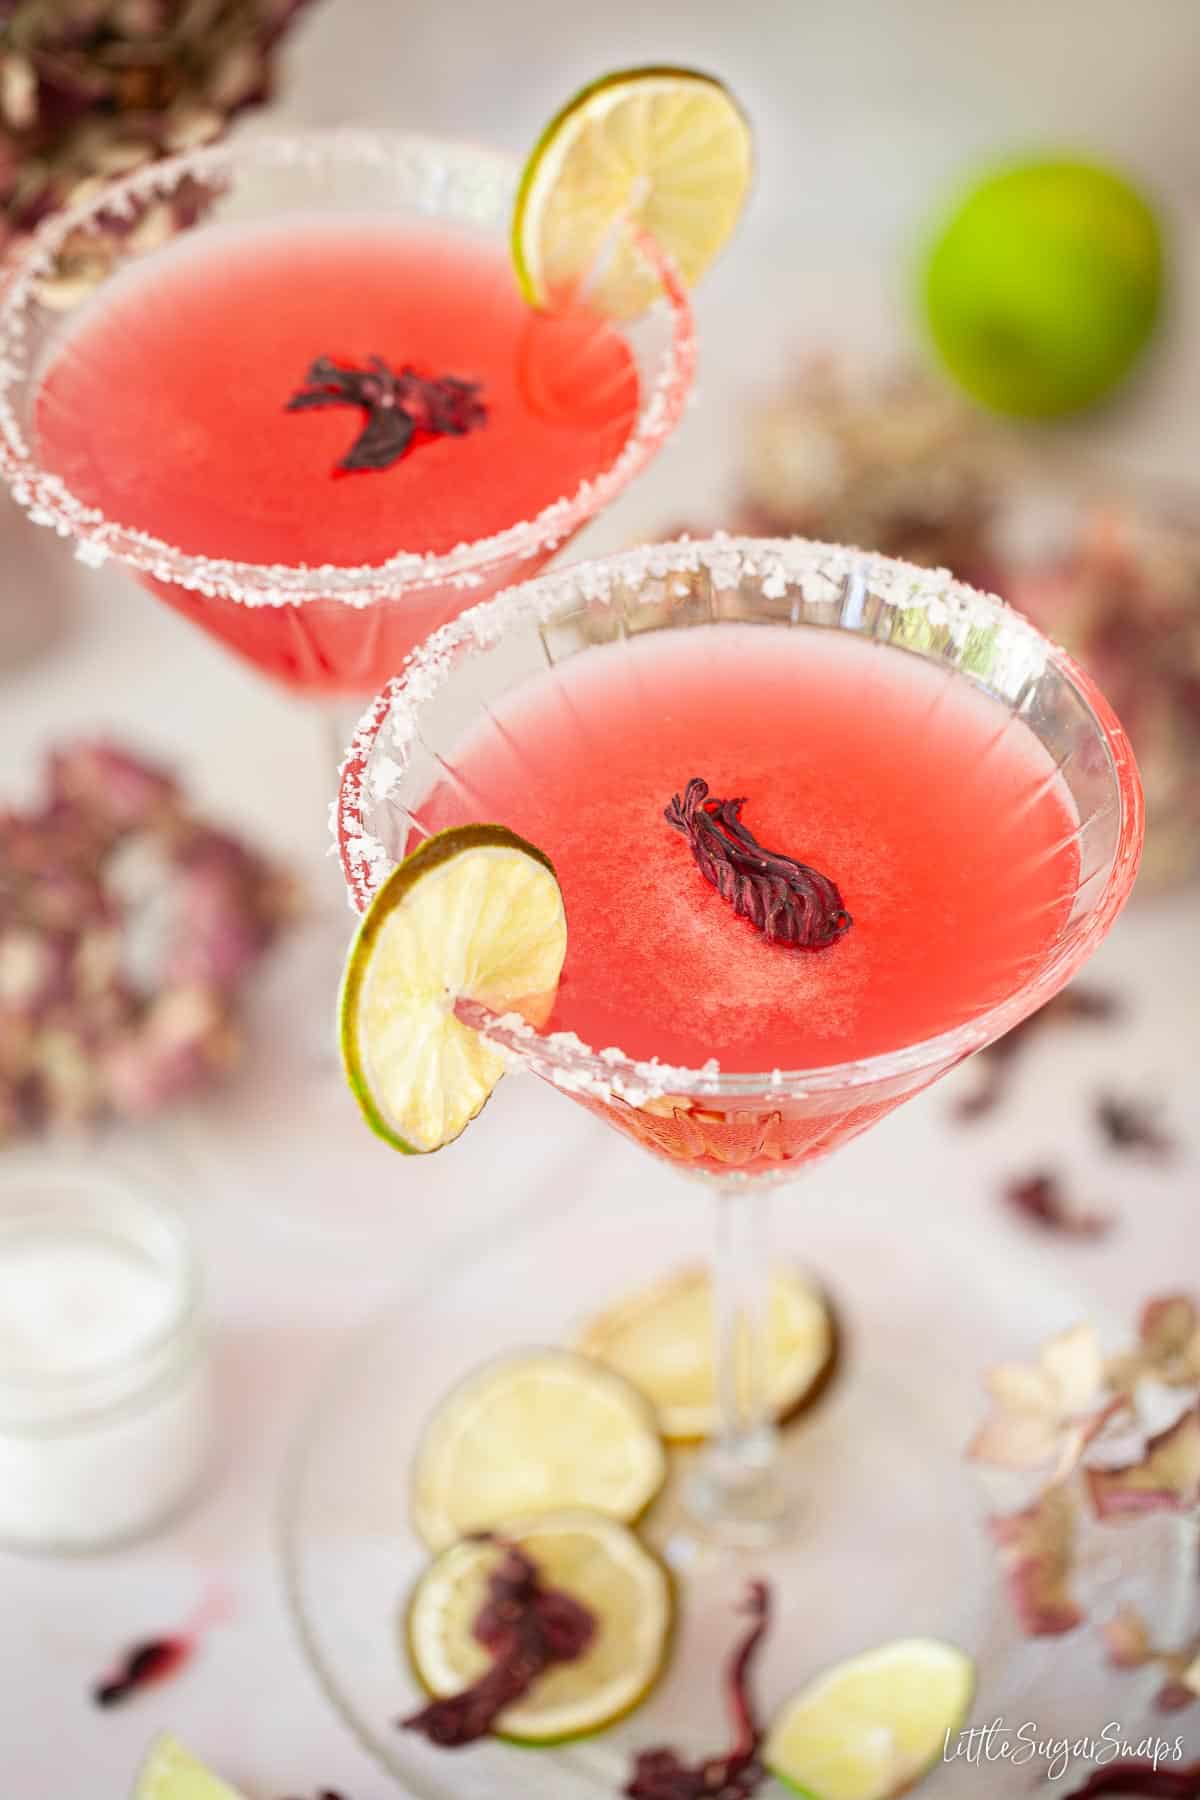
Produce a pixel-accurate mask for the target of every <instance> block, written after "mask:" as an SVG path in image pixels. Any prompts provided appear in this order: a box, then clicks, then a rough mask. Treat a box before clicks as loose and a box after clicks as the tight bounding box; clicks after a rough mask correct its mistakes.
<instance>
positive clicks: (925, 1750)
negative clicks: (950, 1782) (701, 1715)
mask: <svg viewBox="0 0 1200 1800" xmlns="http://www.w3.org/2000/svg"><path fill="white" fill-rule="evenodd" d="M974 1685H975V1671H974V1665H973V1664H972V1662H971V1659H970V1657H969V1656H966V1655H965V1654H964V1653H963V1651H961V1650H958V1649H956V1648H955V1646H954V1645H953V1644H943V1643H939V1642H938V1641H937V1640H936V1639H934V1638H904V1639H901V1640H899V1641H898V1642H896V1643H893V1644H886V1645H884V1646H882V1647H881V1648H880V1649H878V1650H868V1651H867V1652H866V1654H865V1655H863V1656H856V1657H854V1658H853V1659H852V1660H851V1661H850V1662H844V1663H839V1664H838V1666H837V1667H836V1668H834V1669H830V1670H829V1671H828V1672H827V1673H826V1674H824V1675H821V1676H818V1678H817V1680H816V1681H814V1682H813V1683H812V1685H811V1686H810V1687H807V1688H806V1689H805V1690H804V1692H803V1693H802V1694H800V1695H798V1696H797V1698H796V1699H795V1700H793V1701H792V1702H791V1704H790V1706H788V1707H787V1708H786V1709H785V1710H784V1712H783V1714H782V1715H781V1717H780V1718H778V1719H777V1720H776V1722H775V1724H774V1725H773V1726H772V1727H771V1730H770V1732H769V1733H768V1735H767V1740H766V1743H765V1744H764V1746H763V1761H764V1762H765V1764H766V1766H767V1768H768V1769H770V1771H771V1773H772V1775H774V1776H775V1777H776V1778H777V1779H778V1780H779V1781H782V1782H783V1783H784V1784H785V1786H787V1787H790V1788H793V1789H794V1790H795V1791H796V1792H797V1793H798V1794H803V1795H805V1796H806V1797H807V1800H889V1796H891V1795H893V1794H900V1793H902V1792H903V1791H904V1790H905V1789H906V1788H908V1787H911V1786H912V1784H913V1783H914V1782H915V1781H917V1780H918V1779H919V1778H920V1777H921V1776H922V1775H923V1774H925V1772H926V1770H927V1769H929V1768H930V1766H931V1765H932V1764H933V1763H934V1762H936V1761H937V1760H938V1758H939V1757H940V1756H941V1754H942V1751H943V1749H944V1746H945V1742H946V1733H947V1732H950V1733H954V1732H956V1731H957V1730H958V1728H959V1726H960V1725H961V1724H962V1722H963V1720H964V1719H965V1718H966V1715H967V1708H968V1707H969V1706H970V1704H971V1696H972V1693H973V1691H974Z"/></svg>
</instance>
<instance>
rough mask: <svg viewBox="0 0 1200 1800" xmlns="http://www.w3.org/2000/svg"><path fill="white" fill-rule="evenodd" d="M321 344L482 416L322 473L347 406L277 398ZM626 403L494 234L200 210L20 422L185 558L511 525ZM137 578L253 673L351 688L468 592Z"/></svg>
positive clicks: (627, 361) (104, 310) (622, 366)
mask: <svg viewBox="0 0 1200 1800" xmlns="http://www.w3.org/2000/svg"><path fill="white" fill-rule="evenodd" d="M321 355H324V356H328V357H331V358H332V359H333V360H334V361H335V362H338V363H341V364H344V365H347V366H352V367H358V368H361V367H363V366H364V365H365V364H366V361H367V359H368V358H369V357H370V356H372V355H377V356H381V357H383V358H384V359H385V360H386V361H387V362H388V363H389V364H390V365H391V367H392V368H394V369H397V370H399V369H400V368H401V367H402V366H404V365H405V364H411V365H413V366H414V367H415V368H416V369H417V371H418V373H419V374H421V375H424V376H427V377H432V376H437V375H453V376H456V377H458V378H459V379H461V380H470V381H476V382H479V383H480V384H481V390H482V392H481V397H482V399H483V401H484V404H485V405H486V407H487V421H486V424H485V425H484V426H483V427H482V428H480V429H478V430H475V431H472V432H471V433H469V434H468V435H467V436H465V437H457V438H451V437H428V436H423V437H419V438H417V439H414V441H413V443H412V444H411V445H410V447H409V449H408V451H407V452H406V454H405V455H404V456H403V457H402V458H401V460H400V461H399V462H397V463H395V464H394V465H393V466H392V467H391V468H390V469H387V470H382V471H377V470H370V471H356V472H354V473H349V474H348V473H345V472H340V471H338V469H337V466H336V465H337V463H338V461H339V459H340V458H341V457H342V456H344V454H345V453H346V451H347V450H348V449H349V448H350V445H351V444H352V443H353V441H354V439H355V437H356V436H357V434H358V432H359V430H360V429H361V427H362V425H363V424H364V423H365V415H364V414H362V413H361V412H359V411H358V410H356V409H354V408H347V407H336V408H330V409H328V410H320V411H312V412H304V413H299V414H293V413H287V412H285V410H284V407H285V403H286V401H287V400H288V398H289V396H290V395H291V394H292V393H293V392H294V391H295V390H296V389H297V388H299V387H301V386H302V385H303V384H304V378H305V372H306V370H307V369H308V366H309V364H310V363H311V362H312V361H313V359H314V358H315V357H317V356H321ZM638 398H639V396H638V377H637V370H636V366H635V364H634V360H633V356H632V353H631V351H630V349H629V346H628V344H627V343H626V342H625V340H624V339H623V338H622V337H621V336H620V334H619V333H618V332H617V331H616V330H615V329H613V328H612V327H610V326H608V325H605V324H604V323H602V322H601V321H599V320H597V319H596V318H595V317H593V316H592V315H591V314H589V313H587V312H586V311H578V312H576V313H574V314H570V315H566V316H557V317H549V318H547V317H544V316H542V315H538V314H536V313H534V312H532V311H531V310H530V308H529V307H528V306H527V305H526V304H525V302H524V301H523V300H522V299H521V296H520V294H519V293H518V291H517V288H516V285H515V282H514V280H513V277H512V273H511V269H510V265H509V260H508V255H507V251H506V250H505V249H504V248H501V247H496V246H493V245H484V244H480V243H478V242H476V241H474V240H470V239H467V238H464V237H454V236H451V235H447V234H444V233H443V234H437V233H435V232H433V231H432V230H428V231H415V230H413V229H411V228H407V229H406V228H405V227H403V226H393V227H392V228H390V229H389V227H388V225H387V223H386V222H384V221H375V222H371V223H366V222H364V221H359V222H357V223H348V224H336V225H330V224H325V223H312V222H308V221H304V220H300V221H292V222H290V223H289V225H288V227H287V229H286V231H285V230H284V229H282V228H281V227H280V226H278V225H274V226H269V227H263V228H255V229H251V228H247V227H236V228H219V229H217V230H214V231H213V232H212V234H211V235H210V236H208V237H206V238H203V239H200V240H198V241H196V242H187V241H185V242H183V243H181V244H178V245H175V246H173V247H171V248H170V249H168V250H166V251H163V252H160V253H159V254H157V255H155V256H153V257H151V258H148V259H147V260H146V261H145V262H144V263H139V264H137V265H136V266H135V267H134V268H132V269H130V270H129V271H127V272H126V273H125V275H123V276H122V277H120V278H119V279H117V280H116V281H114V282H113V284H112V288H111V291H106V292H104V293H102V294H101V295H100V296H98V297H97V298H96V299H95V300H94V301H93V302H92V303H91V305H90V306H89V307H88V308H87V310H86V311H85V313H84V315H83V316H82V317H81V318H80V319H79V320H78V321H77V322H75V323H73V324H72V325H71V327H70V328H69V330H68V331H67V333H66V335H65V337H64V340H63V342H62V344H61V346H60V347H59V349H58V351H57V353H56V354H55V355H54V356H53V357H52V359H51V360H50V362H49V364H48V366H47V368H46V370H45V373H44V375H43V377H42V381H41V385H40V390H39V393H38V397H37V402H36V431H37V437H38V443H39V449H40V452H41V455H42V457H43V459H44V461H45V463H46V465H47V467H49V468H50V469H52V470H54V471H55V472H56V473H58V474H60V475H61V476H62V477H63V479H64V480H65V481H66V482H67V484H68V486H69V487H70V488H71V489H72V490H73V491H74V493H75V494H76V495H77V496H78V497H79V498H80V499H81V500H83V501H84V502H85V503H86V504H88V505H92V506H95V507H98V508H99V509H100V510H101V511H102V512H103V513H104V514H105V515H106V516H107V517H108V518H110V519H113V520H116V521H118V522H119V523H121V524H123V525H126V526H130V527H133V528H135V529H137V530H142V531H146V532H149V533H151V534H152V535H153V536H155V537H158V538H161V539H163V540H164V541H166V542H167V543H169V544H171V545H173V546H176V547H177V548H179V549H181V550H183V551H185V552H188V553H190V554H199V555H203V556H210V557H220V558H232V559H235V560H237V561H242V562H254V563H281V564H285V565H288V566H289V567H296V566H300V565H305V566H309V567H319V566H321V565H323V564H335V565H342V566H346V567H351V568H353V567H358V566H360V565H364V564H376V563H381V562H386V561H387V560H388V559H389V558H390V557H392V556H394V555H395V554H396V553H397V552H399V551H415V552H420V553H426V552H433V553H440V552H444V551H446V550H450V549H452V548H453V547H454V546H456V545H458V544H460V543H463V542H469V541H474V540H477V539H480V538H484V537H490V536H492V535H494V534H495V533H497V532H501V531H504V530H506V529H507V528H508V527H509V526H512V525H515V524H518V523H520V522H521V521H522V520H528V519H532V518H533V517H534V516H535V515H536V514H537V513H539V512H540V511H542V509H543V508H544V507H546V506H548V505H549V504H551V502H553V501H554V500H557V499H559V498H560V497H563V496H569V495H571V494H573V493H574V491H575V490H576V488H577V487H578V486H579V485H580V483H581V482H583V481H584V480H588V479H591V478H592V477H594V476H595V475H596V474H598V473H599V472H600V471H601V470H603V469H604V468H606V467H607V466H608V465H609V464H611V463H612V462H613V460H614V459H615V458H616V456H617V455H618V454H619V452H620V449H621V446H622V444H623V443H624V442H625V439H626V438H627V437H628V435H629V432H630V429H631V427H632V425H633V422H634V419H635V417H636V414H637V407H638ZM534 566H536V565H533V564H527V565H525V567H526V569H527V570H529V569H531V568H532V567H534ZM157 591H158V592H160V593H162V594H163V595H164V596H165V597H166V598H167V599H169V600H171V601H172V603H173V604H175V605H177V606H179V607H180V608H181V609H182V610H184V611H186V612H187V613H188V614H189V616H190V617H192V618H194V619H195V620H196V622H197V623H199V624H202V625H204V626H206V627H207V628H208V629H209V630H212V631H215V632H216V633H217V635H218V636H220V637H221V638H222V639H223V640H224V641H226V642H227V643H228V644H230V646H231V647H232V648H234V649H235V650H239V651H240V652H241V653H243V654H244V655H247V656H249V657H250V658H251V659H252V660H253V661H255V662H256V663H258V664H259V665H260V666H261V667H262V668H264V669H265V670H266V671H267V672H268V673H271V674H274V675H276V676H278V677H280V678H281V679H283V680H286V681H291V682H293V683H295V684H296V685H300V686H316V687H334V688H337V687H341V688H346V689H351V690H363V691H365V690H366V689H368V688H370V687H374V686H377V685H379V684H381V683H382V681H384V680H385V679H386V678H387V677H388V676H389V675H390V674H392V673H394V671H395V669H396V668H397V667H398V666H399V664H400V662H401V661H402V660H403V657H404V655H405V654H406V653H407V651H408V650H409V649H410V648H411V646H412V644H413V643H414V642H415V641H417V639H418V638H419V637H420V636H422V635H423V634H424V633H425V632H427V631H428V630H430V629H432V628H433V627H434V626H435V625H436V624H438V623H441V622H442V620H443V619H444V618H446V617H449V616H452V615H453V613H455V612H457V611H459V610H461V608H462V606H463V605H465V604H473V603H474V602H475V601H476V600H478V599H479V598H480V597H481V592H484V591H486V590H480V589H478V588H476V589H474V590H472V591H470V592H467V593H465V594H464V593H463V591H462V590H457V591H453V590H448V591H446V592H440V591H437V590H433V591H427V592H426V593H424V594H423V595H419V596H415V597H413V598H412V599H400V600H398V601H396V602H395V603H389V604H388V605H387V606H385V607H384V608H383V609H378V608H376V609H371V610H370V611H361V610H354V609H350V608H347V607H337V606H335V605H334V603H333V602H331V601H318V602H317V603H316V604H315V606H312V607H309V606H306V607H303V608H300V607H291V606H288V607H271V608H260V609H258V610H257V612H251V610H250V609H247V608H241V607H237V606H236V605H234V604H233V603H232V602H229V601H220V600H218V601H211V600H208V599H206V598H205V597H203V596H200V595H197V594H195V593H189V592H188V591H187V590H186V589H184V588H181V587H178V586H175V587H166V586H162V585H159V586H158V587H157ZM381 610H382V611H383V612H385V613H386V614H387V616H386V617H384V618H380V617H379V616H377V615H378V613H379V612H380V611H381Z"/></svg>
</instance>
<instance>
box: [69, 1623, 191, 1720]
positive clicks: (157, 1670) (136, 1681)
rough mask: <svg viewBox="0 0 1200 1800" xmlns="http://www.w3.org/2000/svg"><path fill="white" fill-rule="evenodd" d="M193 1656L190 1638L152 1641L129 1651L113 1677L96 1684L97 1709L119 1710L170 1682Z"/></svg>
mask: <svg viewBox="0 0 1200 1800" xmlns="http://www.w3.org/2000/svg"><path fill="white" fill-rule="evenodd" d="M191 1652H192V1645H191V1642H190V1640H189V1639H187V1638H186V1637H164V1638H148V1639H147V1640H146V1642H145V1643H143V1644H136V1645H135V1646H134V1648H133V1649H132V1650H130V1651H128V1652H127V1653H126V1654H125V1656H124V1657H122V1659H121V1662H120V1664H119V1665H118V1667H117V1668H116V1669H115V1670H114V1671H113V1673H112V1674H111V1675H108V1676H106V1677H105V1679H104V1680H103V1681H99V1682H97V1683H96V1686H95V1687H94V1688H93V1689H92V1699H93V1700H94V1701H95V1703H96V1705H97V1706H103V1707H110V1706H119V1705H120V1704H121V1703H122V1702H123V1701H125V1700H128V1699H129V1698H130V1697H131V1696H132V1695H133V1694H135V1693H137V1692H138V1691H139V1689H141V1688H144V1687H149V1686H150V1685H151V1684H152V1683H153V1682H156V1681H166V1680H167V1679H168V1678H169V1677H170V1676H172V1675H174V1674H175V1673H176V1672H177V1671H178V1670H179V1669H181V1668H182V1667H183V1664H184V1663H185V1662H186V1661H187V1659H188V1657H189V1656H190V1655H191Z"/></svg>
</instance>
